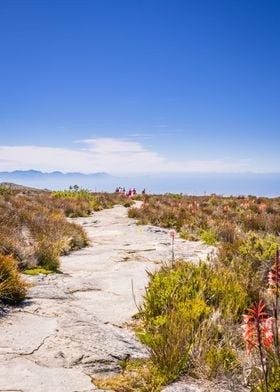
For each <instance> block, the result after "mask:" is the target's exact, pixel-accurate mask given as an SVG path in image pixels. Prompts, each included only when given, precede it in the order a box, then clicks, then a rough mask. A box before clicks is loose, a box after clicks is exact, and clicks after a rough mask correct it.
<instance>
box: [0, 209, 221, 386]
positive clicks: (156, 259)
mask: <svg viewBox="0 0 280 392" xmlns="http://www.w3.org/2000/svg"><path fill="white" fill-rule="evenodd" d="M75 222H76V223H79V224H81V225H82V226H83V227H84V228H85V230H86V231H87V233H88V236H89V238H90V240H91V245H90V246H89V247H87V248H84V249H82V250H79V251H77V252H74V253H72V254H71V255H69V256H63V257H62V258H61V271H62V274H53V275H37V276H29V277H26V279H28V281H30V283H32V285H33V286H32V287H31V288H30V290H29V295H28V299H27V300H26V301H25V302H24V303H23V305H22V306H21V307H18V308H15V309H11V310H10V311H9V312H8V313H7V314H6V315H4V316H2V317H1V318H0V328H1V334H0V392H2V391H22V392H64V391H65V392H90V391H99V390H98V389H97V388H96V387H95V386H94V385H93V384H92V382H91V377H90V376H91V375H95V376H96V375H100V376H103V375H104V376H106V375H109V374H111V373H115V372H118V371H119V370H120V367H119V361H121V360H123V359H127V358H142V357H145V356H147V350H146V349H145V347H144V346H143V345H141V344H140V343H139V342H138V341H137V339H136V338H135V336H134V333H133V331H132V330H131V329H129V327H128V326H127V325H128V324H129V322H130V321H131V317H132V316H133V315H134V314H135V313H136V312H137V306H136V304H135V301H134V296H135V299H136V303H138V304H139V303H141V298H142V296H143V293H144V290H145V286H146V284H147V273H146V270H150V271H152V270H154V269H155V268H158V266H159V263H160V262H161V261H167V260H170V258H171V249H170V239H169V235H168V231H167V230H164V229H160V228H156V227H152V226H137V225H136V224H135V221H134V220H132V219H129V218H128V217H127V209H126V208H124V207H122V206H115V207H114V208H113V209H110V210H103V211H100V212H96V213H94V215H93V216H92V217H89V218H78V219H75ZM212 251H213V248H212V247H209V246H204V245H202V244H201V243H199V242H195V243H193V242H188V241H184V240H181V239H179V238H178V239H177V238H176V241H175V252H176V257H184V258H187V259H192V260H194V261H197V260H199V259H205V258H206V257H207V255H208V254H209V253H211V252H212ZM189 390H190V389H189ZM189 390H188V389H186V391H189ZM190 391H191V390H190Z"/></svg>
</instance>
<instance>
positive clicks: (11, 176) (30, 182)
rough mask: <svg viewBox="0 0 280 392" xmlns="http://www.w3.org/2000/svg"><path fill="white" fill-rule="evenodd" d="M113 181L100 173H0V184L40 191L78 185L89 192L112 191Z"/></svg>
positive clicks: (105, 174)
mask: <svg viewBox="0 0 280 392" xmlns="http://www.w3.org/2000/svg"><path fill="white" fill-rule="evenodd" d="M114 181H116V179H115V177H113V176H110V175H109V174H108V173H102V172H98V173H90V174H84V173H79V172H77V173H62V172H60V171H53V172H50V173H44V172H41V171H38V170H15V171H12V172H0V183H5V182H7V183H16V184H19V185H24V186H29V187H32V188H33V187H34V188H41V189H67V188H68V187H69V186H71V185H78V186H79V187H82V188H86V189H91V190H105V189H109V190H113V189H114V186H116V185H115V183H114ZM112 182H113V184H112Z"/></svg>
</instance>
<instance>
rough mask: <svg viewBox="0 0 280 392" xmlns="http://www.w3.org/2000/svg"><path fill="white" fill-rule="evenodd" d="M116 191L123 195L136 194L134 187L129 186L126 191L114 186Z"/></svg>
mask: <svg viewBox="0 0 280 392" xmlns="http://www.w3.org/2000/svg"><path fill="white" fill-rule="evenodd" d="M116 193H120V194H121V195H125V196H134V195H136V193H137V192H136V189H135V188H131V189H129V190H128V191H126V190H125V188H123V187H121V186H119V187H118V188H116Z"/></svg>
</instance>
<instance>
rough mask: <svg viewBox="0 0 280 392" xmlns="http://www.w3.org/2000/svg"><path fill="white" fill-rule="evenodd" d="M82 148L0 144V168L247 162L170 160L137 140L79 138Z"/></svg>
mask: <svg viewBox="0 0 280 392" xmlns="http://www.w3.org/2000/svg"><path fill="white" fill-rule="evenodd" d="M79 143H82V144H83V147H82V148H75V149H70V148H59V147H42V146H0V171H4V170H7V171H9V170H16V169H21V170H27V169H37V170H42V171H53V170H61V171H65V172H71V171H80V172H83V173H93V172H98V171H105V172H108V173H113V174H114V173H116V174H117V173H166V172H193V171H197V172H231V171H234V172H238V171H244V170H248V162H247V161H237V162H232V161H230V160H226V161H223V160H218V159H215V160H211V161H204V160H196V161H184V162H182V161H181V162H179V161H175V160H174V161H171V160H168V159H167V158H165V157H164V156H162V155H160V154H158V153H157V152H155V151H150V150H147V149H146V148H144V146H143V145H142V144H141V143H139V142H136V141H130V140H127V139H116V138H94V139H86V140H82V141H79Z"/></svg>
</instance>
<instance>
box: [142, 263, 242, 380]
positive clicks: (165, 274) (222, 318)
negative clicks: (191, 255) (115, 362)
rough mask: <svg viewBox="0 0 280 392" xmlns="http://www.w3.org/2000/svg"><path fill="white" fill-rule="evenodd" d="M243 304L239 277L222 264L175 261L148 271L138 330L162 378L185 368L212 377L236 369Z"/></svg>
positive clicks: (172, 376) (172, 377)
mask: <svg viewBox="0 0 280 392" xmlns="http://www.w3.org/2000/svg"><path fill="white" fill-rule="evenodd" d="M248 303H249V298H248V295H247V292H246V291H245V290H244V289H243V287H242V286H241V285H240V284H239V281H238V278H237V277H236V276H235V275H234V274H233V273H232V272H230V271H228V270H227V269H225V268H224V267H223V266H221V265H215V266H212V265H209V264H206V263H201V264H200V265H194V264H193V263H190V262H185V261H177V262H176V263H175V265H174V266H173V267H166V266H165V267H163V268H162V269H161V270H160V271H158V272H155V273H153V274H150V281H149V285H148V288H147V292H146V295H145V299H144V303H143V306H142V308H141V310H140V319H141V320H142V325H141V328H140V330H138V333H137V335H138V337H139V338H140V340H141V341H142V342H143V343H145V344H146V345H147V346H148V347H149V350H150V352H151V360H152V362H153V364H154V366H155V367H156V368H157V369H158V370H159V372H160V373H161V374H162V376H163V377H165V378H166V380H168V381H172V380H174V379H176V378H177V377H178V376H179V375H180V374H181V373H182V372H185V371H186V370H191V371H192V372H193V373H194V372H197V373H199V374H201V373H202V374H204V376H205V375H206V376H207V377H213V376H214V375H216V374H217V373H218V372H219V371H220V370H221V369H222V371H223V372H227V371H230V370H231V369H233V368H235V369H237V368H238V363H239V362H238V359H237V355H236V353H235V349H234V348H233V347H234V341H235V340H237V341H238V342H239V344H240V341H241V340H240V338H239V336H238V334H237V333H236V325H237V324H238V322H239V321H240V317H241V314H242V312H243V310H244V308H245V307H246V306H247V305H248Z"/></svg>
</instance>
